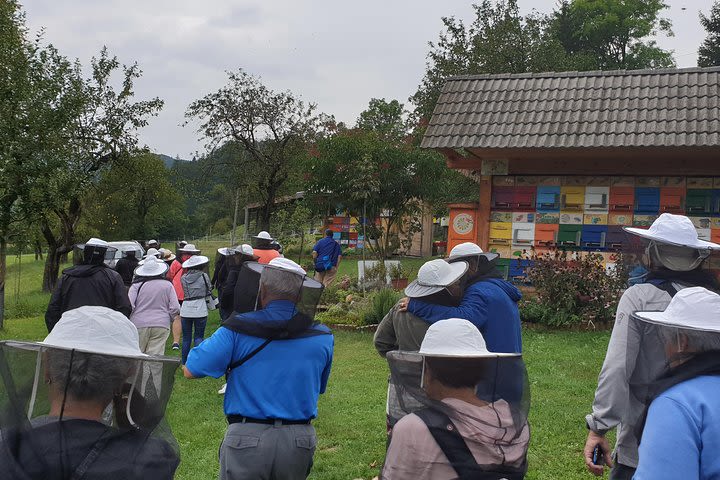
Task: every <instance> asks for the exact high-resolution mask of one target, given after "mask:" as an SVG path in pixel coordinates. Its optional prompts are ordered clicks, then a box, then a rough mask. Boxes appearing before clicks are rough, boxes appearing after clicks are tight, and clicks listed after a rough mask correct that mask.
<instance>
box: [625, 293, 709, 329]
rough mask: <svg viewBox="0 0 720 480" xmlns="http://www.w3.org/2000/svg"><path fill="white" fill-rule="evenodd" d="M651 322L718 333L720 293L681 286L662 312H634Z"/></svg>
mask: <svg viewBox="0 0 720 480" xmlns="http://www.w3.org/2000/svg"><path fill="white" fill-rule="evenodd" d="M633 315H634V316H635V317H638V318H640V319H641V320H645V321H648V322H651V323H657V324H662V325H668V326H672V327H678V328H684V329H688V330H702V331H706V332H716V333H720V295H718V294H717V293H715V292H711V291H710V290H708V289H706V288H703V287H690V288H683V289H682V290H680V291H679V292H678V293H676V294H675V296H673V298H672V300H671V301H670V304H669V305H668V306H667V308H666V309H665V310H664V311H662V312H657V311H654V312H635V313H633Z"/></svg>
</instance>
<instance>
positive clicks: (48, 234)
mask: <svg viewBox="0 0 720 480" xmlns="http://www.w3.org/2000/svg"><path fill="white" fill-rule="evenodd" d="M81 213H82V205H81V204H80V201H79V200H78V199H72V200H70V204H69V206H68V209H67V211H65V210H55V214H56V215H57V216H58V219H59V220H60V239H58V238H57V237H56V236H55V234H54V233H53V231H52V229H51V228H50V225H49V223H48V222H47V220H43V224H42V233H43V236H44V237H45V240H46V241H47V243H48V253H47V257H45V269H44V271H43V284H42V289H43V292H52V291H53V290H54V289H55V285H56V284H57V279H58V274H59V273H60V263H62V262H64V261H67V256H68V253H69V252H70V250H71V248H72V246H73V244H74V243H75V228H76V227H77V224H78V222H79V221H80V214H81Z"/></svg>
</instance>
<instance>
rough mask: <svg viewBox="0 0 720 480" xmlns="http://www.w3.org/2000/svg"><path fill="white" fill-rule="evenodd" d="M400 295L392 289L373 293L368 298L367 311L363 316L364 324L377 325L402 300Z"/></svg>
mask: <svg viewBox="0 0 720 480" xmlns="http://www.w3.org/2000/svg"><path fill="white" fill-rule="evenodd" d="M400 296H401V295H400V293H398V292H396V291H395V290H393V289H391V288H384V289H382V290H378V291H376V292H372V293H371V294H370V295H369V296H368V298H369V302H368V305H367V307H366V310H365V311H364V312H363V314H362V319H363V324H365V325H375V324H378V323H380V321H381V320H382V319H383V317H385V315H386V314H387V313H388V312H389V311H390V309H391V308H393V307H394V306H395V304H396V303H397V302H398V300H400Z"/></svg>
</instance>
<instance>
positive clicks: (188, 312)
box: [180, 255, 212, 365]
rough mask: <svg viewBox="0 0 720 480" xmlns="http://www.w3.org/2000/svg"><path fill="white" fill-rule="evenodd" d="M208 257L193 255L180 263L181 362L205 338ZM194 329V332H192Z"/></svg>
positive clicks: (208, 278)
mask: <svg viewBox="0 0 720 480" xmlns="http://www.w3.org/2000/svg"><path fill="white" fill-rule="evenodd" d="M208 263H210V259H208V258H207V257H205V256H203V255H193V256H191V257H190V258H189V259H187V260H185V261H184V262H183V264H182V267H183V271H184V272H185V273H183V274H182V279H181V284H182V289H183V298H184V299H183V302H182V305H181V306H180V321H181V323H182V353H181V358H182V364H183V365H185V362H187V358H188V354H189V353H190V348H192V346H195V347H197V346H198V345H200V343H202V341H203V340H204V339H205V326H206V325H207V318H208V303H209V302H208V298H210V296H211V294H212V286H211V285H210V277H208V275H207V273H205V272H204V271H203V269H204V268H205V267H206V266H207V265H208ZM193 331H194V332H193Z"/></svg>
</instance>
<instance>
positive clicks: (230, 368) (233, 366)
mask: <svg viewBox="0 0 720 480" xmlns="http://www.w3.org/2000/svg"><path fill="white" fill-rule="evenodd" d="M272 341H273V339H272V338H268V339H266V340H265V341H264V342H263V343H262V344H261V345H260V346H259V347H257V348H256V349H255V350H253V351H252V352H250V353H248V354H247V355H245V356H244V357H242V358H241V359H239V360H236V361H234V362H232V363H231V364H230V365H228V367H227V370H225V378H227V377H228V375H230V372H231V371H233V370H234V369H236V368H237V367H239V366H240V365H242V364H243V363H245V362H247V361H248V360H250V359H251V358H253V357H254V356H255V355H257V354H258V353H260V350H262V349H263V348H265V347H267V346H268V344H269V343H270V342H272Z"/></svg>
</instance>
